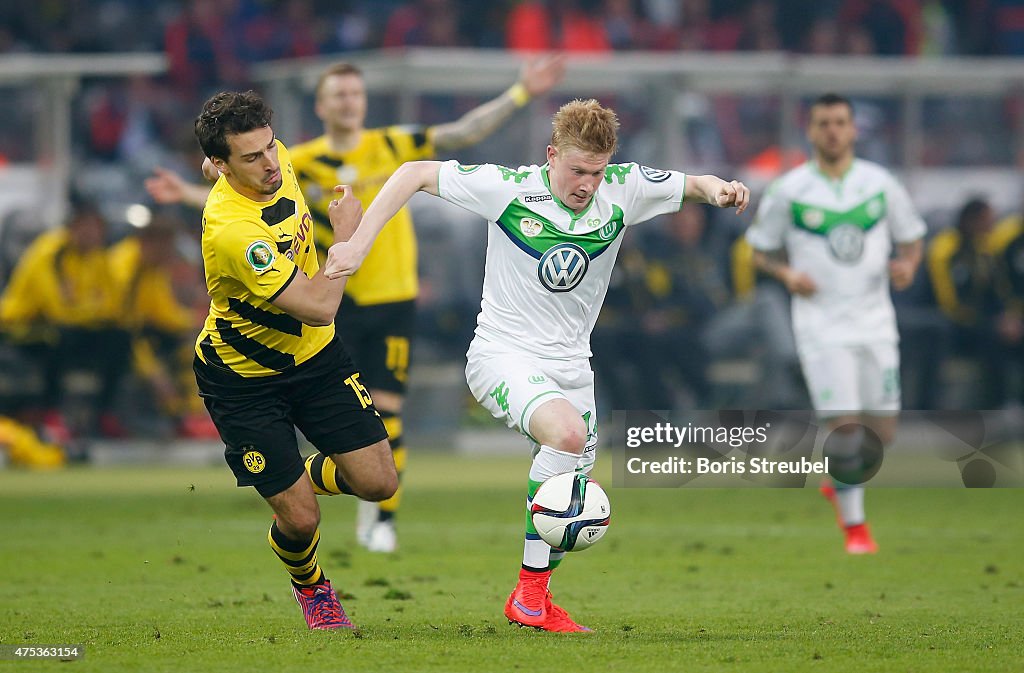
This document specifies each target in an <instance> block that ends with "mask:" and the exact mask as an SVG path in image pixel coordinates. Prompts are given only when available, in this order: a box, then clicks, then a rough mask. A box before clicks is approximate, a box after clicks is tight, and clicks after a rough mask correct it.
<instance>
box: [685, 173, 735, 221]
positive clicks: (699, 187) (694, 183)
mask: <svg viewBox="0 0 1024 673" xmlns="http://www.w3.org/2000/svg"><path fill="white" fill-rule="evenodd" d="M684 196H685V198H686V199H688V200H690V201H698V202H700V203H707V204H710V205H712V206H717V207H719V208H729V207H730V206H735V207H736V214H737V215H739V214H740V213H742V212H743V211H744V210H746V209H747V206H748V205H750V189H749V188H748V187H747V186H746V185H745V184H743V183H742V182H740V181H739V180H732V181H729V182H727V181H725V180H723V179H722V178H720V177H718V176H715V175H688V176H687V179H686V188H685V194H684Z"/></svg>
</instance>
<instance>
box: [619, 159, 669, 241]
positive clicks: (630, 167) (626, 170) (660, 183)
mask: <svg viewBox="0 0 1024 673" xmlns="http://www.w3.org/2000/svg"><path fill="white" fill-rule="evenodd" d="M605 182H606V183H607V184H605V185H602V186H601V189H615V188H616V187H619V188H622V189H624V201H625V207H624V208H623V214H624V216H625V217H624V219H623V224H624V225H626V226H627V227H628V226H631V225H634V224H638V223H640V222H644V221H646V220H649V219H651V218H652V217H657V216H658V215H664V214H665V213H674V212H676V211H677V210H679V209H680V208H682V207H683V195H684V194H685V193H686V174H685V173H680V172H679V171H668V170H662V169H660V168H649V167H647V166H641V165H640V164H636V163H632V164H612V165H609V166H608V170H607V171H606V172H605Z"/></svg>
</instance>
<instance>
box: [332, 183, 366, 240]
mask: <svg viewBox="0 0 1024 673" xmlns="http://www.w3.org/2000/svg"><path fill="white" fill-rule="evenodd" d="M334 192H335V194H338V195H339V197H338V198H336V199H334V200H333V201H331V203H330V204H329V205H328V206H327V216H328V217H329V218H330V220H331V226H332V227H333V228H334V237H335V240H342V241H347V240H348V239H350V238H352V234H354V233H356V229H358V228H359V222H360V221H361V220H362V219H363V204H362V203H360V202H359V199H357V198H356V197H354V196H352V187H350V186H349V185H337V186H335V187H334Z"/></svg>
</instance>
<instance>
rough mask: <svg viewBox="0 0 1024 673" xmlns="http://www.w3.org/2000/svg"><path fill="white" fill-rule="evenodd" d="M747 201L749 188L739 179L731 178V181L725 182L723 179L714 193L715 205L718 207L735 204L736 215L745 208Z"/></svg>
mask: <svg viewBox="0 0 1024 673" xmlns="http://www.w3.org/2000/svg"><path fill="white" fill-rule="evenodd" d="M749 203H750V189H749V188H748V187H747V186H746V185H745V184H743V183H742V182H740V181H739V180H733V181H732V182H725V181H724V180H723V181H722V184H721V185H719V187H718V193H717V194H715V205H717V206H718V207H719V208H728V207H729V206H736V214H737V215H739V214H740V213H742V212H743V211H744V210H746V209H747V205H748V204H749Z"/></svg>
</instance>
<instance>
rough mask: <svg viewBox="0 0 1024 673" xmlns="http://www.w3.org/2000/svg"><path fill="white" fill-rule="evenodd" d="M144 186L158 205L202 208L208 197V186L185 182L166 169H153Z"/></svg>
mask: <svg viewBox="0 0 1024 673" xmlns="http://www.w3.org/2000/svg"><path fill="white" fill-rule="evenodd" d="M206 161H209V159H207V160H206ZM210 165H211V166H212V165H213V164H210ZM204 166H205V164H204ZM214 170H216V169H214ZM219 175H220V174H219V173H218V176H219ZM214 179H216V178H214ZM144 184H145V186H146V191H147V192H149V195H150V196H152V197H153V200H155V201H156V202H157V203H160V204H169V203H185V204H187V205H190V206H194V207H196V208H203V207H204V206H205V205H206V198H207V197H208V196H209V195H210V187H209V185H197V184H193V183H191V182H186V181H185V180H184V179H183V178H182V177H181V176H180V175H178V174H177V173H175V172H174V171H170V170H167V169H166V168H160V167H157V168H154V169H153V175H152V176H150V177H148V178H146V181H145V183H144Z"/></svg>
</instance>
